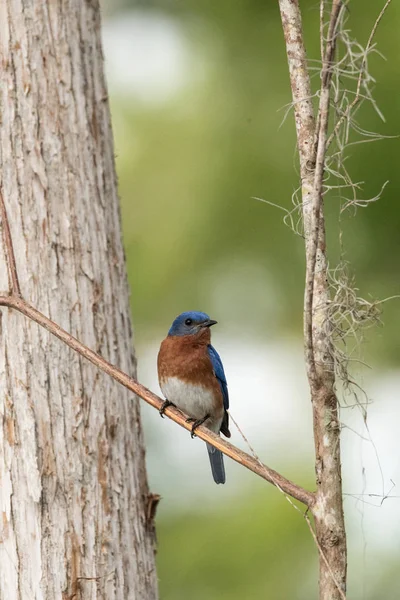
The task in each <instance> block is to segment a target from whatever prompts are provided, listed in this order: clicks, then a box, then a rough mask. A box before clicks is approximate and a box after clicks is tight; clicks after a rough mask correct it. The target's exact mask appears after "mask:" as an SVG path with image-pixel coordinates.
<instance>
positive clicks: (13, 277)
mask: <svg viewBox="0 0 400 600" xmlns="http://www.w3.org/2000/svg"><path fill="white" fill-rule="evenodd" d="M0 216H1V227H2V236H3V243H4V253H5V256H6V261H7V272H8V287H9V289H10V293H11V294H14V295H15V296H18V297H20V296H21V289H20V287H19V281H18V273H17V265H16V262H15V254H14V247H13V243H12V239H11V232H10V225H9V223H8V218H7V211H6V206H5V204H4V198H3V194H2V193H1V190H0Z"/></svg>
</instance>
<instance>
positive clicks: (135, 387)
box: [0, 295, 314, 507]
mask: <svg viewBox="0 0 400 600" xmlns="http://www.w3.org/2000/svg"><path fill="white" fill-rule="evenodd" d="M0 306H7V307H9V308H13V309H15V310H17V311H19V312H20V313H22V314H23V315H25V316H26V317H28V318H29V319H31V320H32V321H34V322H35V323H37V324H38V325H40V326H41V327H44V329H47V331H49V332H50V333H52V334H53V335H55V336H56V337H57V338H58V339H59V340H61V341H62V342H64V343H65V344H66V345H67V346H69V347H70V348H72V350H75V351H76V352H78V354H80V355H81V356H83V357H84V358H86V359H87V360H88V361H90V362H91V363H92V364H94V365H95V366H96V367H98V368H99V369H101V370H102V371H104V373H106V374H107V375H110V377H112V378H113V379H115V381H118V383H120V384H121V385H123V386H124V387H126V388H127V389H128V390H130V391H131V392H134V393H135V394H137V395H138V396H140V398H142V399H143V400H144V401H145V402H147V404H150V406H152V407H153V408H156V409H157V410H160V408H161V407H162V405H163V400H162V399H161V398H159V397H158V396H157V395H156V394H153V392H151V391H150V390H149V389H147V388H146V387H145V386H144V385H142V384H141V383H139V382H138V381H137V380H136V379H134V378H133V377H130V376H129V375H127V373H125V372H124V371H122V370H121V369H119V368H118V367H116V366H115V365H113V364H111V363H110V362H108V361H107V360H105V359H104V358H103V357H102V356H100V354H97V353H96V352H94V351H93V350H91V349H90V348H88V347H87V346H85V345H84V344H82V342H80V341H79V340H78V339H77V338H75V337H74V336H73V335H71V334H70V333H68V332H67V331H65V329H62V327H60V326H59V325H57V323H54V321H52V320H51V319H49V318H48V317H46V316H45V315H43V314H42V313H41V312H39V311H38V310H36V309H35V308H34V307H33V306H31V305H30V304H29V303H28V302H26V301H25V300H24V299H23V298H18V297H16V296H13V295H11V296H0ZM165 414H166V415H167V417H169V418H170V419H171V420H172V421H174V422H175V423H177V424H178V425H180V426H181V427H184V428H185V429H187V430H191V428H192V425H191V423H188V422H187V415H185V414H184V413H183V412H181V411H180V410H178V409H176V408H174V407H168V408H167V409H166V410H165ZM196 436H197V437H199V438H200V439H202V440H204V441H205V442H208V443H209V444H211V445H212V446H214V447H215V448H218V450H221V452H223V453H224V454H226V456H229V457H230V458H232V459H233V460H234V461H236V462H237V463H239V464H241V465H243V466H244V467H246V468H247V469H249V470H250V471H253V473H256V475H259V477H262V478H263V479H265V480H266V481H268V482H269V483H272V484H273V485H275V486H276V487H278V488H280V489H281V490H282V491H283V492H285V493H286V494H288V495H289V496H292V498H295V499H296V500H298V501H299V502H302V503H303V504H305V505H306V506H309V507H312V506H313V504H314V494H313V492H309V491H307V490H305V489H303V488H302V487H301V486H299V485H297V484H295V483H293V482H292V481H290V480H289V479H286V478H285V477H283V476H282V475H280V474H279V473H277V472H276V471H274V469H271V468H270V467H267V466H266V465H264V464H262V463H260V462H259V461H258V460H256V459H254V458H253V457H252V456H250V454H247V453H246V452H243V451H242V450H240V449H239V448H236V446H234V445H233V444H231V443H229V442H226V441H225V440H222V439H221V438H220V437H219V436H218V435H216V434H215V433H213V432H212V431H210V430H209V429H207V427H204V426H200V427H198V428H197V429H196Z"/></svg>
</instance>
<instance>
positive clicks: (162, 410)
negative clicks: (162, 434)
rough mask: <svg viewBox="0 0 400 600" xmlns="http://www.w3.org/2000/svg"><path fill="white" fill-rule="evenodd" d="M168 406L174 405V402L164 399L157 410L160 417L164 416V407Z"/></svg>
mask: <svg viewBox="0 0 400 600" xmlns="http://www.w3.org/2000/svg"><path fill="white" fill-rule="evenodd" d="M168 406H175V404H174V403H173V402H170V401H169V400H164V402H163V403H162V406H161V408H160V410H159V411H158V412H159V413H160V417H161V418H162V419H163V418H164V412H165V409H166V408H168Z"/></svg>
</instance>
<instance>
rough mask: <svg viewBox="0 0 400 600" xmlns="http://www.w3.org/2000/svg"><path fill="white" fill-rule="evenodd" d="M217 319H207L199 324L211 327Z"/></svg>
mask: <svg viewBox="0 0 400 600" xmlns="http://www.w3.org/2000/svg"><path fill="white" fill-rule="evenodd" d="M217 323H218V321H213V320H212V319H208V320H207V321H204V323H202V324H201V326H202V327H211V326H212V325H216V324H217Z"/></svg>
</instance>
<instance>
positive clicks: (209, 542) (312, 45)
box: [103, 0, 400, 600]
mask: <svg viewBox="0 0 400 600" xmlns="http://www.w3.org/2000/svg"><path fill="white" fill-rule="evenodd" d="M301 6H302V11H303V21H304V29H305V34H306V42H307V51H308V56H309V58H318V57H319V39H318V27H319V26H318V18H319V8H318V3H317V2H315V1H310V0H302V1H301ZM382 6H383V1H379V2H378V1H377V0H352V1H351V2H350V3H349V20H348V23H347V26H348V28H350V29H351V30H352V35H353V36H354V37H356V38H357V39H359V41H360V42H361V43H362V44H364V45H365V43H366V40H367V39H368V36H369V32H370V29H371V27H372V25H373V22H374V21H375V18H376V16H377V13H378V12H379V10H380V8H381V7H382ZM103 26H104V46H105V59H106V68H107V76H108V80H109V87H110V94H111V101H112V115H113V125H114V134H115V151H116V156H117V168H118V175H119V189H120V196H121V202H122V216H123V229H124V239H125V247H126V252H127V260H128V271H129V280H130V285H131V290H132V311H133V319H134V328H135V341H136V347H137V353H138V358H139V376H140V378H141V380H142V381H143V383H145V384H147V385H149V386H151V387H152V388H153V389H155V390H156V391H158V385H157V380H156V368H155V364H156V355H157V350H158V345H159V342H160V340H161V339H162V338H163V337H164V336H165V334H166V331H167V329H168V327H169V325H170V322H171V321H172V319H173V318H174V317H175V316H176V315H177V314H178V313H180V312H181V311H183V310H189V309H197V310H203V311H206V312H208V313H209V314H211V315H212V317H213V318H215V319H217V320H218V321H219V326H218V329H215V331H213V334H214V341H215V345H216V346H217V347H218V349H219V350H220V351H221V354H222V355H223V358H224V364H225V365H226V371H227V377H228V382H229V384H230V391H231V404H232V414H233V415H234V417H235V418H237V420H238V421H239V423H240V425H241V426H242V427H243V429H244V430H245V433H246V434H247V435H248V437H249V439H250V441H251V442H252V444H253V445H254V446H255V448H256V450H257V452H258V453H259V455H260V457H261V458H262V459H263V460H264V461H265V462H267V463H268V464H270V465H271V466H274V467H275V468H279V469H282V470H283V471H284V473H285V474H286V475H287V476H291V477H293V478H295V479H296V481H298V482H299V483H301V484H303V485H306V486H311V487H312V485H313V483H312V481H313V464H312V451H313V444H312V438H311V435H312V434H311V413H310V406H309V398H308V394H307V385H306V381H305V374H304V368H303V364H302V340H301V331H302V324H301V319H302V301H303V280H304V250H303V241H302V239H301V238H300V237H298V236H295V235H294V234H293V233H292V232H291V231H290V230H289V229H288V228H287V227H285V226H284V225H283V223H282V217H283V213H282V212H281V211H280V210H279V209H277V208H273V207H271V206H269V205H267V204H265V203H262V202H260V201H257V200H254V199H253V197H258V198H263V199H265V200H268V201H269V202H273V203H275V204H279V205H281V206H283V207H286V208H288V209H290V208H291V196H292V194H293V192H294V190H295V189H296V188H297V186H298V176H297V160H296V153H295V132H294V122H293V115H292V113H290V114H289V116H288V118H287V119H286V120H284V115H285V107H286V106H287V104H288V103H289V102H290V101H291V94H290V85H289V80H288V71H287V63H286V56H285V48H284V42H283V36H282V30H281V24H280V17H279V10H278V6H277V2H273V1H269V2H268V1H267V2H265V1H261V0H236V1H232V0H219V1H215V0H214V1H211V0H203V1H202V2H195V1H194V0H186V1H185V2H183V1H180V0H147V1H146V2H145V1H144V0H143V1H142V2H140V1H138V0H136V1H135V0H119V1H117V0H103ZM399 32H400V8H399V4H398V3H397V2H393V3H392V5H391V6H390V9H389V11H388V13H387V15H385V17H384V19H383V21H382V23H381V25H380V27H379V30H378V34H377V37H376V40H377V42H378V44H379V50H380V51H381V52H382V53H383V55H384V56H385V57H386V59H387V60H386V61H385V60H384V59H383V58H382V57H380V56H379V55H374V56H373V57H372V58H371V60H370V71H371V73H372V75H373V76H374V77H375V79H376V89H375V92H374V96H375V98H376V100H377V103H378V105H379V107H380V109H381V111H382V113H383V114H384V116H385V119H386V121H385V122H382V121H381V120H380V119H379V116H378V115H377V114H376V112H374V111H373V110H372V109H371V108H369V107H365V108H364V109H362V110H361V111H360V113H359V115H358V118H359V121H360V124H362V126H363V127H364V128H365V129H367V130H369V131H379V132H380V133H382V134H385V135H392V136H395V135H397V134H399V133H400V100H399V93H400V61H399V59H400V34H399ZM313 84H314V85H318V77H317V76H316V77H314V78H313ZM283 121H284V122H283ZM399 144H400V142H399V139H397V138H393V139H387V140H381V141H379V142H376V143H374V144H362V145H358V146H353V147H352V148H351V149H350V150H349V153H348V163H347V167H348V169H349V170H350V171H351V173H352V176H353V179H354V181H363V182H364V185H363V191H362V193H361V194H360V195H361V197H363V198H371V197H373V196H375V195H376V194H377V193H378V192H379V190H380V189H381V186H382V184H383V183H384V182H386V181H387V180H389V184H388V185H387V187H386V188H385V190H384V194H383V197H382V199H381V200H380V202H378V203H374V204H371V205H369V206H368V208H365V209H359V210H358V211H357V213H356V214H354V212H351V211H348V212H346V213H344V214H343V215H342V216H341V221H340V228H341V230H342V232H343V243H344V258H345V259H346V260H349V261H350V262H351V265H352V270H353V272H354V273H355V274H356V284H357V287H358V288H359V290H360V294H361V295H363V296H365V297H367V298H369V299H374V298H385V297H388V296H393V295H396V294H399V293H400V283H399V251H400V235H399V228H400V205H399V199H398V189H399V187H400V169H399V166H398V164H399ZM339 210H340V203H339V200H338V195H337V194H331V195H330V196H328V197H327V200H326V213H327V239H328V244H329V260H330V264H331V265H332V266H334V265H335V264H336V262H337V260H338V258H339V253H340V247H339V224H338V223H339ZM399 306H400V305H399V300H393V301H391V302H388V303H386V304H385V305H384V313H383V320H384V323H385V326H384V327H378V328H376V329H373V330H370V331H369V332H368V336H367V338H366V344H365V345H364V347H363V356H364V358H365V360H366V361H367V362H368V364H370V365H371V366H372V367H373V369H372V370H371V371H370V372H369V371H368V370H367V369H361V368H356V369H355V374H356V376H357V377H358V380H359V381H360V382H361V384H362V385H364V386H365V387H366V388H367V390H368V392H369V395H370V397H371V399H372V400H373V404H372V405H371V406H370V409H369V419H368V424H369V429H366V427H365V424H364V422H363V419H362V416H361V414H360V412H359V411H358V409H357V408H355V409H351V408H349V409H344V410H343V411H342V421H343V423H344V430H343V463H344V488H345V492H346V494H350V495H348V496H346V499H345V508H346V519H347V525H348V534H349V598H352V599H365V600H372V599H374V600H375V599H376V600H378V599H381V598H387V599H391V598H393V599H394V598H399V597H400V592H399V589H400V573H399V570H398V568H396V565H397V564H398V562H399V560H400V498H396V487H393V486H392V483H391V482H392V481H393V482H394V484H396V477H397V483H399V482H400V460H399V458H398V457H399V456H400V439H399V437H398V425H399V423H400V407H399V402H398V395H399V394H398V389H399V386H400V371H399V358H398V356H399V354H398V345H399V344H398V336H399V316H398V315H399ZM142 412H143V416H144V420H145V425H146V442H147V447H148V469H149V478H150V483H151V487H152V489H153V490H154V491H155V492H159V493H161V494H162V496H163V499H162V502H161V504H160V510H159V513H158V518H157V528H158V542H159V549H158V574H159V579H160V593H161V598H162V599H163V600H177V599H180V598H188V597H190V598H194V599H196V598H199V599H200V598H208V599H210V600H214V599H215V600H217V599H218V600H219V599H225V598H226V599H228V598H229V599H233V600H235V599H236V598H237V599H239V598H240V599H243V598H245V599H247V598H249V599H253V598H257V599H258V598H268V599H271V600H275V599H276V600H280V599H282V600H286V599H289V598H291V599H298V600H306V599H307V600H309V599H310V598H316V597H317V596H316V594H317V591H316V590H317V585H316V580H317V558H316V550H315V547H314V544H313V542H312V539H311V537H310V534H309V531H308V529H307V527H306V524H305V522H304V520H303V519H302V518H301V516H300V514H299V513H298V512H297V511H296V510H294V509H293V507H292V506H290V505H289V503H288V502H287V501H286V500H285V499H284V498H283V497H282V496H281V495H280V494H279V492H277V491H276V490H274V489H271V488H270V487H269V486H267V485H266V484H264V483H262V482H261V481H258V480H257V479H256V478H255V477H253V476H252V475H251V474H247V473H243V469H240V468H239V467H236V466H235V465H233V464H232V463H230V462H229V463H228V464H227V477H228V481H227V484H226V486H224V488H222V486H218V487H217V486H214V484H213V482H212V480H211V475H210V474H209V472H208V468H209V467H208V464H207V457H206V452H205V449H204V448H202V445H201V444H200V442H199V441H198V440H197V441H195V442H190V440H188V436H187V435H186V434H185V432H181V431H177V428H176V427H175V426H173V425H172V424H171V423H167V420H164V421H161V419H158V418H157V416H156V415H153V414H152V413H153V412H154V411H151V410H148V409H147V408H143V411H142ZM234 442H235V443H237V444H239V445H241V446H242V447H244V448H246V446H245V445H244V443H243V441H242V440H241V439H240V436H239V434H238V433H237V432H234ZM389 492H390V497H389V498H387V499H385V501H384V502H382V497H384V496H385V495H386V494H387V493H389ZM354 494H356V495H357V494H364V495H363V496H362V497H361V496H357V497H355V496H354ZM368 494H376V496H374V495H368ZM397 495H398V496H400V491H399V492H398V493H397Z"/></svg>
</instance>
